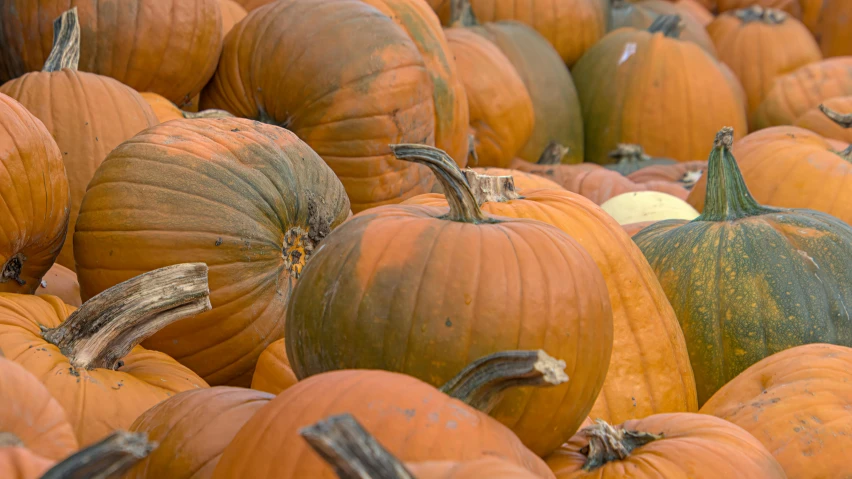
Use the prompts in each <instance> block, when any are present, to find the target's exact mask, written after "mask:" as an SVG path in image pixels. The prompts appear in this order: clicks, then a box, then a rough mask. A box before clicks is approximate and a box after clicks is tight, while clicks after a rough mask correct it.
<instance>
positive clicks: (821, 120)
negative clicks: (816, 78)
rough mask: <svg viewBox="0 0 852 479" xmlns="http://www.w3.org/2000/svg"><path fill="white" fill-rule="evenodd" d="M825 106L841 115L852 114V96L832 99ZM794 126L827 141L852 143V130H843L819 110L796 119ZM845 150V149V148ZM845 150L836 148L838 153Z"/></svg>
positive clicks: (813, 110) (811, 111)
mask: <svg viewBox="0 0 852 479" xmlns="http://www.w3.org/2000/svg"><path fill="white" fill-rule="evenodd" d="M823 104H824V105H825V106H827V107H829V108H831V109H832V110H834V111H838V112H841V113H847V112H852V96H840V97H836V98H830V99H828V100H826V101H824V102H823ZM794 126H798V127H799V128H804V129H806V130H810V131H812V132H814V133H816V134H818V135H820V136H822V137H824V138H825V139H826V140H838V141H841V142H843V143H844V144H846V145H848V144H849V143H852V130H851V129H848V128H843V127H842V126H840V125H838V124H837V123H835V122H833V121H831V119H829V118H828V117H827V116H825V114H824V113H823V112H822V111H821V110H820V109H819V107H817V108H811V109H810V110H808V111H807V112H805V114H804V115H802V116H800V117H799V118H797V119H796V122H795V123H794ZM844 148H845V147H844ZM844 148H839V149H837V148H835V149H837V151H843V149H844Z"/></svg>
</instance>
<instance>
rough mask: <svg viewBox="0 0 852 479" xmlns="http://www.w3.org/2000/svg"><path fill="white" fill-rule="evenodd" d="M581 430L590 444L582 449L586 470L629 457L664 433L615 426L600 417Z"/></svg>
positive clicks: (661, 436)
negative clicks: (629, 429)
mask: <svg viewBox="0 0 852 479" xmlns="http://www.w3.org/2000/svg"><path fill="white" fill-rule="evenodd" d="M581 432H582V433H583V434H584V435H585V436H586V437H587V438H588V439H589V445H588V446H586V447H584V448H583V449H582V450H581V451H580V452H582V453H583V454H585V456H586V462H585V463H584V464H583V470H585V471H593V470H595V469H597V468H599V467H601V466H603V465H604V464H607V463H609V462H613V461H620V460H624V459H627V456H629V455H630V453H631V452H633V450H635V449H637V448H639V447H642V446H644V445H646V444H650V443H652V442H654V441H657V440H659V439H662V438H663V435H662V434H651V433H647V432H641V431H628V430H626V429H622V428H620V427H619V428H615V427H612V426H610V425H609V424H607V423H606V422H605V421H602V420H600V419H598V420H597V421H596V422H595V424H594V425H593V426H589V427H587V428H585V429H583V430H582V431H581Z"/></svg>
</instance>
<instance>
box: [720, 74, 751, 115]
mask: <svg viewBox="0 0 852 479" xmlns="http://www.w3.org/2000/svg"><path fill="white" fill-rule="evenodd" d="M719 68H720V69H721V70H722V73H724V74H725V78H726V79H727V80H728V83H729V84H730V85H731V88H733V89H734V90H735V91H736V94H737V99H738V100H739V101H740V104H742V106H743V111H745V109H746V105H747V104H748V97H747V96H746V92H745V88H743V84H742V83H740V80H739V78H737V75H736V74H735V73H734V71H733V70H731V67H729V66H728V65H726V64H725V63H721V62H720V63H719Z"/></svg>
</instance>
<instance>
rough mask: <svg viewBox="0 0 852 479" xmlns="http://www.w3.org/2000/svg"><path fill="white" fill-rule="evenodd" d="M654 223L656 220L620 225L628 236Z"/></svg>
mask: <svg viewBox="0 0 852 479" xmlns="http://www.w3.org/2000/svg"><path fill="white" fill-rule="evenodd" d="M654 223H656V221H642V222H641V223H631V224H629V225H621V227H622V228H623V229H624V232H625V233H627V235H628V236H630V237H632V236H633V235H635V234H636V233H638V232H640V231H642V230H644V229H645V228H647V227H649V226H651V225H652V224H654Z"/></svg>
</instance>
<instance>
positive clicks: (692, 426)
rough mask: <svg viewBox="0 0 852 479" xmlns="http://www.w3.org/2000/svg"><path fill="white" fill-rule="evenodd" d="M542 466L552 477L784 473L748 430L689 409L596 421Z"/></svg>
mask: <svg viewBox="0 0 852 479" xmlns="http://www.w3.org/2000/svg"><path fill="white" fill-rule="evenodd" d="M720 457H722V458H724V460H722V461H720V460H719V458H720ZM547 465H548V466H550V468H551V469H553V472H554V473H555V474H556V478H557V479H580V478H590V479H591V478H599V479H616V478H621V477H625V471H631V472H630V477H632V478H635V479H646V478H647V479H652V478H659V477H690V478H695V479H715V478H718V477H753V478H764V479H785V478H786V477H787V476H786V475H785V474H784V469H782V468H781V465H779V464H778V462H777V461H776V460H775V459H774V458H773V457H772V454H770V453H769V451H767V450H766V448H765V447H763V445H762V444H761V443H760V442H759V441H758V440H757V439H755V438H754V437H753V436H751V435H750V434H749V433H747V432H746V431H743V430H742V429H740V428H739V427H737V426H735V425H733V424H731V423H729V422H727V421H724V420H722V419H719V418H716V417H713V416H706V415H703V414H692V413H671V414H657V415H654V416H650V417H646V418H644V419H636V420H630V421H627V422H625V423H624V424H622V425H620V426H615V427H613V426H611V425H609V424H607V423H606V422H603V421H598V422H597V424H595V425H593V426H590V427H588V428H586V429H583V430H581V431H580V432H578V433H577V435H575V436H574V437H573V438H571V440H570V441H569V442H568V443H567V444H565V445H564V446H562V447H561V448H560V449H559V450H558V451H556V452H555V453H553V454H551V455H550V456H549V457H548V458H547Z"/></svg>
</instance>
